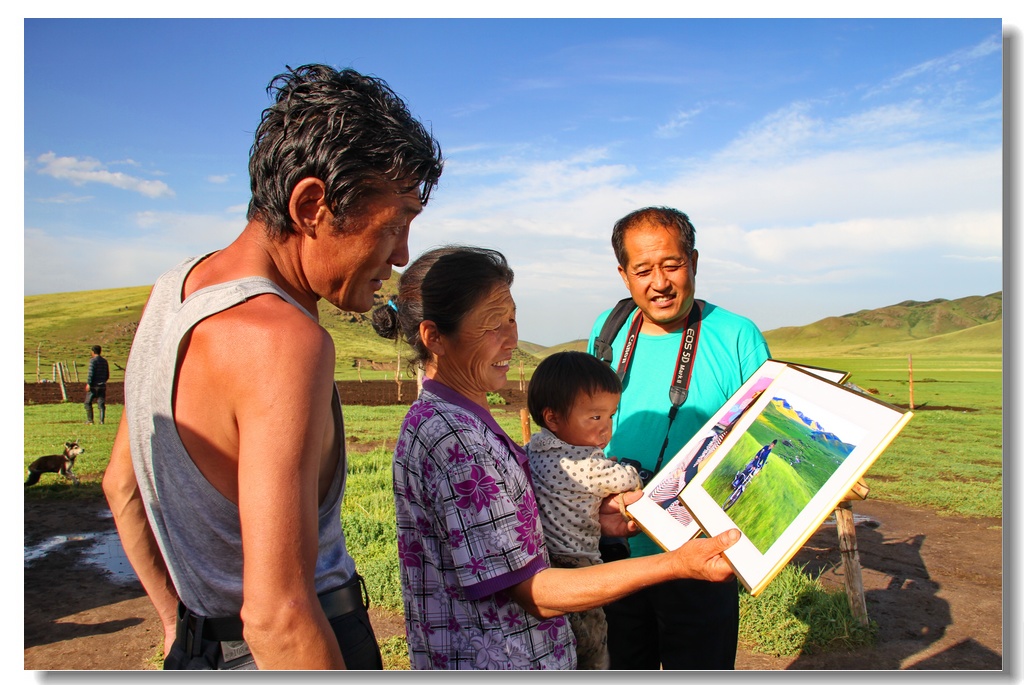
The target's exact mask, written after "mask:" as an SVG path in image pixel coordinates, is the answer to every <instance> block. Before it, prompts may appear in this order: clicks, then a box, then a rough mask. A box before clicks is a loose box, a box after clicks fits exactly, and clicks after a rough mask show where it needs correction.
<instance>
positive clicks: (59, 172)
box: [36, 152, 174, 198]
mask: <svg viewBox="0 0 1024 685" xmlns="http://www.w3.org/2000/svg"><path fill="white" fill-rule="evenodd" d="M36 162H37V163H39V164H40V165H41V166H40V169H39V173H40V174H43V175H46V176H51V177H53V178H56V179H60V180H64V181H70V182H71V183H72V184H74V185H76V186H79V185H83V184H85V183H102V184H104V185H109V186H113V187H115V188H120V189H122V190H131V191H134V192H137V193H140V194H142V195H145V196H146V197H152V198H158V197H174V191H173V190H171V188H170V187H169V186H168V185H167V184H166V183H164V182H163V181H149V180H145V179H141V178H137V177H135V176H129V175H127V174H123V173H121V172H119V171H109V170H108V169H107V168H106V167H105V166H104V165H103V164H102V163H101V162H99V161H97V160H95V159H90V158H84V159H78V158H76V157H58V156H57V155H56V154H54V153H53V152H47V153H44V154H42V155H39V157H38V158H37V159H36Z"/></svg>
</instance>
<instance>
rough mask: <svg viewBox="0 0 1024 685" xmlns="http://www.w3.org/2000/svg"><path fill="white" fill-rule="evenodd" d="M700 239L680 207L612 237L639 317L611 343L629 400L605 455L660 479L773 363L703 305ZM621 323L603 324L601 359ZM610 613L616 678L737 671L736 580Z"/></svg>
mask: <svg viewBox="0 0 1024 685" xmlns="http://www.w3.org/2000/svg"><path fill="white" fill-rule="evenodd" d="M694 233H695V232H694V228H693V224H692V223H690V219H689V217H687V216H686V214H684V213H682V212H680V211H679V210H677V209H672V208H669V207H647V208H644V209H640V210H637V211H635V212H632V213H630V214H628V215H626V216H625V217H623V218H622V219H620V220H619V221H617V222H616V223H615V226H614V228H613V229H612V249H613V250H614V251H615V257H616V260H617V261H618V263H619V269H618V270H619V276H620V277H621V278H622V282H623V283H624V284H625V286H626V288H627V289H628V290H629V294H630V296H631V297H632V299H633V303H634V304H635V305H636V309H635V310H634V312H635V313H633V314H631V316H630V318H629V319H627V322H626V325H624V326H623V327H622V328H621V330H620V331H619V332H618V334H617V335H616V336H615V337H614V338H613V340H611V341H608V342H610V343H612V352H613V359H612V364H613V368H616V369H617V370H618V372H619V376H620V377H621V378H622V384H623V390H622V400H621V402H620V403H619V411H618V413H617V414H616V415H615V416H616V422H615V426H614V429H613V432H612V440H611V442H610V443H609V444H608V447H607V448H606V449H605V452H606V453H607V454H609V455H615V456H616V457H617V458H619V459H620V460H621V459H623V458H627V459H635V460H637V461H639V462H640V464H641V466H642V467H643V468H644V469H647V470H649V471H652V472H655V473H657V472H658V471H659V470H660V469H661V468H662V466H663V463H664V462H665V461H669V460H671V458H672V457H673V456H674V455H675V454H676V452H678V451H679V450H680V449H681V448H682V447H683V446H684V445H685V444H686V443H687V442H689V440H690V438H692V437H693V436H694V435H696V434H697V432H698V431H700V429H701V428H702V427H703V426H704V424H705V423H706V422H707V421H708V419H710V418H711V417H712V416H713V415H714V414H715V412H717V411H718V410H719V409H720V408H721V406H722V405H723V404H725V402H726V401H728V399H729V397H730V396H732V394H733V393H735V392H736V390H738V389H739V388H740V386H741V385H743V383H744V382H745V381H746V380H747V379H748V378H749V377H750V376H751V375H752V374H753V373H754V372H755V371H757V369H758V368H759V367H760V366H761V364H762V362H764V361H765V360H766V359H768V357H769V354H768V345H767V344H766V343H765V340H764V336H762V335H761V332H760V331H759V330H758V329H757V326H755V325H754V323H753V322H752V321H750V320H749V319H747V318H745V317H742V316H739V315H737V314H733V313H732V312H729V311H727V310H725V309H723V308H721V307H718V306H716V305H714V304H711V303H710V302H704V301H702V300H697V299H695V298H694V293H695V287H696V286H695V277H696V273H697V256H698V255H697V250H696V248H695V235H694ZM610 313H611V310H608V311H607V312H605V313H603V314H602V315H600V316H599V317H598V318H597V320H596V321H595V323H594V328H593V331H592V333H591V336H590V345H589V349H588V351H589V352H591V353H592V354H593V353H595V339H596V338H598V337H599V335H600V332H601V330H602V328H603V324H604V322H605V320H606V319H607V318H608V316H609V314H610ZM627 341H629V343H630V344H627ZM680 377H682V378H680ZM687 378H688V379H689V380H688V383H687V382H686V379H687ZM677 379H680V381H681V382H677ZM680 386H685V391H684V392H679V390H680ZM684 484H685V483H677V487H679V488H680V489H681V487H682V486H683V485H684ZM630 546H631V548H632V556H634V557H644V556H648V555H652V554H656V553H658V552H660V551H661V549H660V548H659V547H658V546H657V545H656V544H655V543H654V542H653V541H652V540H651V539H650V538H649V537H647V536H646V535H644V534H643V533H640V534H639V535H637V536H636V537H634V538H632V539H631V540H630ZM604 611H605V616H606V618H607V620H608V649H609V652H610V653H611V662H612V666H611V667H612V669H654V670H657V669H658V668H664V669H666V670H668V669H732V668H735V663H736V646H737V638H738V631H739V587H738V585H737V583H736V581H735V579H733V580H731V581H729V582H725V583H708V582H705V581H703V580H691V579H681V580H672V581H669V582H665V583H660V584H657V585H652V586H651V587H647V588H644V589H642V590H640V591H639V592H636V593H634V594H632V595H630V596H628V597H625V598H623V599H620V600H618V601H616V602H612V603H611V604H609V605H607V606H606V607H605V608H604Z"/></svg>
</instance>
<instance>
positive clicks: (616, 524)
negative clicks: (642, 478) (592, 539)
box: [597, 490, 644, 538]
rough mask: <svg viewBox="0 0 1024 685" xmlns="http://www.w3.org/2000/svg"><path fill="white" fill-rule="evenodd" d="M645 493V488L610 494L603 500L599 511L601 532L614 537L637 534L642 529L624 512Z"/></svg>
mask: <svg viewBox="0 0 1024 685" xmlns="http://www.w3.org/2000/svg"><path fill="white" fill-rule="evenodd" d="M643 494H644V493H643V490H633V491H632V492H620V493H618V494H615V495H608V496H607V497H605V498H604V499H603V500H601V508H600V509H599V510H598V512H597V516H598V520H599V521H600V522H601V534H602V535H605V536H607V537H613V538H614V537H619V538H621V537H629V536H632V535H636V534H637V533H638V532H639V531H640V529H639V528H637V525H636V523H634V521H633V519H631V518H628V517H627V516H626V515H625V513H624V512H625V508H626V507H627V506H628V505H630V504H632V503H633V502H635V501H637V500H638V499H640V497H642V496H643Z"/></svg>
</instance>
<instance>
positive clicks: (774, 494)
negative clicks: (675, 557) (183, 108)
mask: <svg viewBox="0 0 1024 685" xmlns="http://www.w3.org/2000/svg"><path fill="white" fill-rule="evenodd" d="M780 408H782V409H781V410H780ZM773 412H774V413H773ZM798 412H799V414H798ZM762 415H764V418H762ZM780 416H781V417H782V418H781V419H780V418H779V417H780ZM911 416H912V413H911V412H909V411H905V410H902V409H900V408H898V407H893V406H891V405H888V404H886V403H884V402H881V401H879V400H875V399H873V398H871V397H868V396H866V395H863V394H861V393H858V392H856V391H853V390H850V389H848V388H844V387H842V386H840V385H838V384H835V383H831V382H829V381H826V380H822V379H821V378H819V377H816V376H813V375H811V374H809V373H806V372H804V371H802V370H800V369H799V368H796V367H793V366H787V367H785V368H783V369H781V370H780V371H779V372H778V374H777V375H776V377H775V379H774V380H773V381H772V382H771V384H770V385H769V386H768V389H767V390H766V391H765V392H763V393H762V394H761V395H760V396H759V397H758V398H757V400H755V401H754V403H753V404H752V405H751V406H750V407H749V408H748V409H747V411H746V412H745V413H744V414H743V416H742V417H740V419H739V420H738V421H737V422H736V424H735V425H734V426H733V428H732V430H731V431H730V432H729V435H728V437H727V438H726V439H725V440H724V441H723V442H722V444H721V445H720V446H719V447H718V449H717V450H715V452H714V453H713V454H712V455H711V456H710V457H709V458H708V459H707V461H706V463H705V464H704V466H703V468H701V469H700V470H699V471H698V473H697V474H696V475H695V476H694V477H693V479H692V480H690V482H689V483H688V484H687V485H686V487H685V488H684V489H683V491H682V493H681V494H680V499H681V500H682V502H683V503H684V504H685V505H686V507H687V508H688V510H689V511H690V512H691V513H692V516H693V517H694V518H695V519H696V520H697V521H698V522H699V526H700V527H701V528H702V529H703V530H704V531H705V532H706V533H707V534H708V535H709V536H714V535H717V534H719V533H722V532H724V531H726V530H729V529H730V528H738V529H739V530H740V532H741V533H742V534H743V535H742V536H741V539H740V540H739V542H737V543H736V544H735V545H733V546H732V547H731V548H729V549H728V550H726V552H725V556H726V558H727V559H728V561H729V563H730V564H731V565H732V567H733V569H734V570H735V572H736V576H737V578H739V580H740V582H742V583H743V585H744V586H745V587H746V588H747V590H748V591H749V592H750V593H751V595H754V596H756V595H757V594H758V593H760V592H761V590H763V589H764V588H765V587H766V586H767V585H768V583H769V582H770V581H771V580H772V579H773V578H774V577H775V575H776V574H777V573H778V572H779V571H780V570H781V569H782V567H783V566H785V564H787V563H788V562H789V560H790V559H791V558H792V557H793V555H794V554H796V552H797V551H799V549H800V547H801V546H803V544H804V542H806V541H807V538H809V537H810V536H811V535H812V534H813V533H814V531H815V530H817V528H818V527H819V526H820V525H821V523H822V522H823V521H824V520H825V518H827V517H828V515H829V514H830V513H831V512H832V511H833V510H834V509H835V507H836V506H837V505H838V504H839V502H840V501H842V499H843V498H844V497H845V495H846V494H847V493H848V492H849V491H850V489H851V488H852V487H853V485H854V484H855V483H856V482H857V480H858V479H859V478H861V476H863V475H864V473H865V472H866V471H867V470H868V468H869V467H870V466H871V464H872V463H874V461H875V459H877V458H878V456H879V455H880V454H881V453H882V452H883V451H884V449H885V448H886V447H887V446H888V444H889V443H890V442H891V441H892V439H893V438H894V437H895V436H896V435H897V434H898V433H899V431H900V430H902V428H903V426H904V425H906V423H907V421H909V420H910V418H911ZM773 417H774V418H773ZM759 420H760V421H761V423H760V424H758V426H757V427H756V431H755V430H754V428H752V427H754V425H755V422H757V421H759ZM808 420H813V421H814V422H816V428H815V433H816V434H817V435H818V436H821V435H826V434H827V435H830V436H831V437H832V438H837V437H838V438H839V439H838V440H833V441H831V443H832V444H833V445H835V444H838V445H840V446H841V447H838V448H835V447H833V448H826V447H821V445H820V444H818V442H817V441H815V444H814V447H812V448H811V449H810V450H808V451H821V453H824V452H825V451H826V450H829V449H835V450H838V451H844V450H849V452H848V453H847V454H845V456H844V457H843V456H836V454H833V455H832V457H830V458H831V459H833V462H834V463H835V465H834V466H831V467H829V466H828V465H827V464H824V461H825V460H824V459H821V460H820V461H821V463H818V462H816V461H812V460H810V459H808V460H806V463H801V461H800V459H799V457H797V458H796V461H795V462H790V461H789V459H790V458H791V457H787V458H783V457H779V456H776V462H774V465H773V467H772V469H769V470H766V471H764V472H763V473H764V474H767V475H762V474H761V469H760V468H759V469H757V471H755V472H754V475H755V476H758V477H760V478H761V480H759V481H758V480H756V479H755V478H753V477H751V478H750V479H748V481H747V483H749V485H747V483H744V484H743V489H741V491H740V498H739V499H737V500H736V501H735V503H729V505H730V506H731V507H733V508H732V509H731V510H730V511H729V512H726V511H723V506H724V504H725V502H722V501H716V499H715V498H714V497H713V496H712V494H710V492H709V487H708V486H709V482H710V480H711V479H715V483H716V484H717V492H718V493H719V495H718V499H719V500H721V499H722V494H721V491H722V485H721V484H722V483H723V482H724V478H726V477H731V476H732V473H733V472H734V469H735V466H736V464H737V463H741V462H738V461H737V459H740V458H742V459H743V460H746V459H748V458H749V457H750V452H751V451H752V450H757V449H758V446H760V445H761V443H762V442H764V441H765V440H766V438H765V437H764V435H765V433H766V432H768V433H770V432H771V431H770V430H769V427H772V428H774V427H775V426H779V425H790V426H791V429H792V434H793V435H795V434H797V433H798V432H799V431H801V430H805V428H804V427H802V426H801V423H804V424H806V423H807V422H808ZM771 421H775V422H776V423H774V424H773V423H771ZM786 421H789V422H790V423H789V424H786V423H785V422H786ZM813 427H814V426H813V425H812V428H813ZM817 428H821V429H822V430H821V431H818V430H817ZM755 432H757V433H758V434H759V435H760V436H761V437H759V438H758V439H756V440H755V439H754V438H753V437H752V436H753V435H754V433H755ZM780 437H782V435H781V434H780ZM785 439H786V440H788V441H789V442H790V443H791V446H793V447H795V449H790V450H788V451H789V452H790V453H791V454H796V453H799V452H800V446H798V445H795V443H796V442H798V440H796V439H795V438H794V439H792V440H790V439H788V438H785ZM820 442H821V443H825V442H828V441H827V440H825V439H822V440H821V441H820ZM734 447H735V448H737V452H736V453H733V448H734ZM767 447H768V444H765V445H764V446H763V447H761V449H765V448H767ZM770 458H771V454H769V455H768V456H767V457H765V459H766V460H767V459H770ZM727 460H728V463H726V462H727ZM783 462H784V463H785V466H782V464H783ZM750 463H753V461H751V462H750ZM797 467H799V468H797ZM823 468H825V469H826V473H827V468H834V471H832V472H831V475H827V480H825V481H824V482H823V483H820V484H819V485H816V486H814V487H816V488H817V489H816V490H813V488H812V489H806V485H805V484H804V483H803V481H802V480H801V479H800V478H797V477H793V478H790V473H789V472H790V471H793V472H794V473H796V472H800V473H802V474H808V473H811V472H812V471H817V472H818V473H817V475H816V477H817V478H819V479H820V478H825V477H826V476H825V475H823V474H822V473H821V471H822V469H823ZM809 470H810V471H809ZM776 474H777V475H776ZM735 477H736V478H739V473H736V476H735ZM735 482H736V481H735V480H733V482H732V487H733V494H735V491H736V489H738V488H737V487H736V486H735ZM780 483H782V486H780V487H776V486H779V484H780ZM787 487H788V488H790V490H789V492H791V493H792V494H794V497H793V501H795V502H796V503H797V504H796V505H795V506H799V503H800V501H801V497H797V496H795V494H796V492H797V490H796V488H797V487H801V488H805V489H804V490H801V493H805V496H806V495H809V496H810V499H809V500H808V501H807V502H806V504H803V505H802V508H800V509H799V511H798V513H796V514H795V517H794V518H792V520H791V521H788V522H787V520H786V518H787V517H786V516H782V515H780V514H779V513H777V512H778V511H780V510H781V509H783V508H785V507H789V508H790V510H792V509H793V506H791V505H790V502H788V501H780V499H781V498H780V495H779V493H780V492H787V491H786V490H785V488H787ZM810 493H813V494H810ZM744 498H745V499H744ZM740 500H742V503H743V506H742V507H740ZM741 515H742V517H741ZM734 517H735V518H736V519H737V520H741V522H740V523H737V521H736V520H734ZM744 520H745V521H746V523H744V522H743V521H744ZM780 520H781V521H782V523H781V524H780V523H779V522H780ZM766 522H767V523H766ZM762 524H764V525H774V526H775V527H776V528H778V527H779V526H780V525H784V529H782V530H781V532H779V533H777V534H776V533H774V532H765V531H762V530H760V529H759V527H760V526H761V525H762ZM744 528H747V530H744ZM755 528H758V529H757V530H756V531H755ZM751 536H754V537H753V538H752V537H751ZM759 547H761V549H759Z"/></svg>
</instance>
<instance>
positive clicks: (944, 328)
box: [24, 272, 1003, 382]
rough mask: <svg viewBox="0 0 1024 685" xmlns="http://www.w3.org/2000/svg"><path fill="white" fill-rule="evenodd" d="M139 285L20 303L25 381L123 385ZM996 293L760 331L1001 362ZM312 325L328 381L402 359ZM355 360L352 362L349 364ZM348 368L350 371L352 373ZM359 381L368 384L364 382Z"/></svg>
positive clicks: (880, 352) (365, 334)
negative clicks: (92, 357) (102, 377)
mask: <svg viewBox="0 0 1024 685" xmlns="http://www.w3.org/2000/svg"><path fill="white" fill-rule="evenodd" d="M397 282H398V274H397V272H396V274H394V275H392V277H391V279H390V280H388V281H387V282H385V284H384V287H383V289H382V290H381V291H380V292H379V293H377V296H376V300H377V302H378V304H381V303H383V302H385V301H386V300H387V298H388V297H389V296H390V295H392V294H394V293H395V290H396V286H397ZM149 289H150V287H149V286H138V287H133V288H115V289H110V290H89V291H80V292H73V293H58V294H52V295H32V296H28V297H25V327H24V355H25V356H24V362H25V380H26V381H29V382H34V381H35V380H36V378H37V375H36V368H37V354H38V368H39V378H51V376H52V366H53V364H54V363H55V362H58V361H62V362H64V363H66V364H67V365H68V368H69V370H70V371H71V373H72V379H74V369H75V367H76V366H77V367H78V371H79V375H80V376H81V375H82V374H84V371H85V367H86V365H87V363H88V360H89V348H90V347H91V346H92V345H94V344H99V345H102V346H103V348H104V356H105V357H107V359H109V360H110V362H111V375H112V377H113V380H115V381H116V380H121V379H122V378H123V377H124V363H125V360H126V359H127V357H128V350H129V348H130V346H131V340H132V336H133V335H134V334H135V328H136V326H137V324H138V319H139V315H140V313H141V311H142V308H143V305H144V304H145V301H146V298H147V297H148V295H149ZM1002 312H1003V298H1002V293H1001V292H997V293H993V294H991V295H985V296H974V297H965V298H961V299H958V300H942V299H938V300H931V301H930V302H912V301H906V302H901V303H899V304H895V305H892V306H889V307H882V308H881V309H874V310H863V311H859V312H855V313H853V314H846V315H844V316H835V317H829V318H826V319H822V320H821V321H817V322H815V323H812V324H810V325H807V326H799V327H787V328H778V329H775V330H772V331H767V332H765V338H766V339H767V340H768V345H769V347H770V348H771V351H772V356H774V357H776V358H778V359H800V358H808V357H811V358H817V357H823V358H829V357H837V356H872V357H897V356H904V355H906V354H918V355H933V356H941V355H982V356H1000V355H1001V354H1002ZM320 322H321V324H323V326H324V327H325V328H326V329H327V330H328V331H329V332H330V334H331V336H332V337H333V338H334V342H335V347H336V350H337V357H338V361H337V364H336V366H335V376H336V377H337V378H339V379H354V378H356V377H357V374H358V375H359V376H361V377H364V378H374V374H376V375H379V376H380V378H384V377H386V376H387V377H390V376H388V374H393V373H394V368H395V363H396V361H397V359H398V357H399V353H401V356H402V365H403V366H405V365H406V363H407V361H406V360H407V358H408V356H409V355H408V350H407V349H405V347H404V344H403V345H402V346H398V345H396V343H395V342H393V341H389V340H385V339H383V338H381V337H380V336H378V335H377V334H376V333H375V332H374V330H373V328H372V326H371V325H370V315H369V314H368V313H367V314H358V313H352V312H341V311H338V310H336V309H334V308H333V307H332V306H330V305H329V304H326V303H325V302H321V303H320ZM586 345H587V343H586V341H585V340H573V341H570V342H566V343H561V344H559V345H553V346H551V347H544V346H541V345H537V344H534V343H530V342H527V341H525V340H521V341H520V342H519V350H517V352H516V354H515V355H514V356H513V371H512V373H510V375H509V377H510V378H518V366H519V363H520V362H522V365H523V368H524V371H525V375H526V377H527V378H529V377H530V376H531V375H532V373H533V369H534V368H536V365H537V363H539V361H540V360H541V359H543V358H544V357H546V356H548V355H550V354H553V353H554V352H558V351H561V350H585V349H586ZM357 360H359V361H358V362H357ZM357 364H358V369H357ZM367 374H369V375H367Z"/></svg>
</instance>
